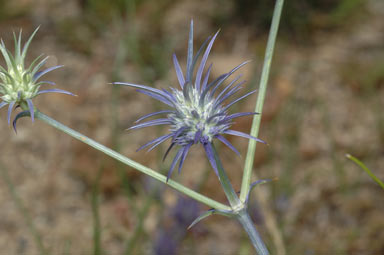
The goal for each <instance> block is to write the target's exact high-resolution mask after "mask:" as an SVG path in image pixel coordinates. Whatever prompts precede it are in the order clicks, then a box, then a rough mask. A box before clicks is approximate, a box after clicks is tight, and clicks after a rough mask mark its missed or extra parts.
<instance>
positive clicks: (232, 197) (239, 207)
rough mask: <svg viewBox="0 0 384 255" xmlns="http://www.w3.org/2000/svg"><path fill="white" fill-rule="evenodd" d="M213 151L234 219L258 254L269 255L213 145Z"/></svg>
mask: <svg viewBox="0 0 384 255" xmlns="http://www.w3.org/2000/svg"><path fill="white" fill-rule="evenodd" d="M212 150H213V154H214V157H215V160H216V165H217V172H218V174H219V181H220V183H221V186H222V187H223V189H224V192H225V195H226V196H227V198H228V201H229V203H230V204H231V207H232V212H233V213H234V217H235V218H236V219H237V220H238V221H239V222H240V224H241V225H242V227H243V228H244V230H245V232H247V234H248V236H249V239H250V240H251V242H252V245H253V247H254V248H255V249H256V252H257V254H258V255H268V254H269V252H268V250H267V248H266V247H265V244H264V242H263V240H262V239H261V238H260V235H259V233H258V232H257V230H256V228H255V225H254V224H253V222H252V220H251V218H250V217H249V214H248V212H247V205H245V204H244V203H243V202H241V201H240V199H239V198H238V197H237V194H236V192H235V191H234V189H233V187H232V184H231V182H230V181H229V178H228V176H227V174H226V173H225V170H224V168H223V165H222V163H221V161H220V158H219V156H218V154H217V151H216V149H215V147H214V146H213V145H212Z"/></svg>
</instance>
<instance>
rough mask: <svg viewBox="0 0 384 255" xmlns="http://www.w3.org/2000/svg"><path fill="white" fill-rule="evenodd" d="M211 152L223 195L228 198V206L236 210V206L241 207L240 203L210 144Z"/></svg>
mask: <svg viewBox="0 0 384 255" xmlns="http://www.w3.org/2000/svg"><path fill="white" fill-rule="evenodd" d="M212 150H213V155H214V157H215V160H216V165H217V173H218V175H219V181H220V184H221V186H222V187H223V190H224V192H225V195H226V196H227V198H228V201H229V204H230V205H231V207H232V208H236V207H237V206H239V205H241V204H242V203H241V202H240V200H239V198H238V196H237V194H236V192H235V190H234V189H233V187H232V184H231V182H230V181H229V178H228V175H227V174H226V173H225V170H224V168H223V165H222V163H221V160H220V158H219V155H218V154H217V151H216V149H215V147H214V146H213V144H212Z"/></svg>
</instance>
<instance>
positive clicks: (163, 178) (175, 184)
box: [35, 110, 231, 210]
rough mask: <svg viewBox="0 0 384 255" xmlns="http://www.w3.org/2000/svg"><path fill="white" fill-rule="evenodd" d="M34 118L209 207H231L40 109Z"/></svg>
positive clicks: (223, 208)
mask: <svg viewBox="0 0 384 255" xmlns="http://www.w3.org/2000/svg"><path fill="white" fill-rule="evenodd" d="M35 118H36V119H40V120H42V121H44V122H46V123H47V124H49V125H51V126H52V127H54V128H57V129H58V130H60V131H62V132H64V133H66V134H68V135H70V136H72V137H73V138H75V139H77V140H79V141H81V142H83V143H85V144H88V145H89V146H91V147H93V148H95V149H96V150H99V151H101V152H103V153H105V154H107V155H108V156H110V157H112V158H114V159H116V160H118V161H120V162H122V163H123V164H125V165H127V166H130V167H132V168H134V169H136V170H138V171H140V172H142V173H144V174H146V175H149V176H151V177H152V178H154V179H156V180H158V181H160V182H162V183H164V184H167V185H169V186H170V187H172V188H174V189H175V190H177V191H179V192H181V193H183V194H185V195H187V196H189V197H191V198H193V199H195V200H196V201H199V202H201V203H203V204H206V205H207V206H209V207H211V208H215V209H218V210H230V209H231V208H230V207H229V206H227V205H224V204H222V203H220V202H217V201H215V200H213V199H211V198H209V197H206V196H204V195H202V194H200V193H197V192H196V191H194V190H192V189H190V188H187V187H185V186H184V185H182V184H180V183H178V182H175V181H173V180H168V182H167V177H166V176H165V175H163V174H160V173H158V172H156V171H154V170H152V169H150V168H148V167H146V166H143V165H141V164H139V163H137V162H136V161H133V160H131V159H129V158H127V157H125V156H123V155H121V154H120V153H117V152H116V151H114V150H111V149H110V148H108V147H106V146H104V145H102V144H100V143H98V142H96V141H94V140H92V139H90V138H88V137H86V136H85V135H83V134H81V133H79V132H77V131H75V130H73V129H71V128H69V127H67V126H65V125H63V124H61V123H60V122H58V121H56V120H54V119H52V118H50V117H48V116H47V115H45V114H43V113H42V112H40V111H37V110H36V112H35Z"/></svg>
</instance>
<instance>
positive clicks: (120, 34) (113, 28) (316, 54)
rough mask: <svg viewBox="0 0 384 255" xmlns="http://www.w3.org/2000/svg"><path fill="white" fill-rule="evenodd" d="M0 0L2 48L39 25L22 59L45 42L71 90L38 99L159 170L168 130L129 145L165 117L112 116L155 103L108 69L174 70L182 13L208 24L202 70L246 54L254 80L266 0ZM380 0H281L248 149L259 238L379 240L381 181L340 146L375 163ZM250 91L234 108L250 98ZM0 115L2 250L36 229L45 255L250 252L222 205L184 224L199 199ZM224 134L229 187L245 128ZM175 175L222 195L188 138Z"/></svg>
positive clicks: (342, 249) (383, 74) (62, 83)
mask: <svg viewBox="0 0 384 255" xmlns="http://www.w3.org/2000/svg"><path fill="white" fill-rule="evenodd" d="M0 6H1V8H0V37H1V38H2V39H3V40H4V42H5V44H6V45H7V46H8V47H9V49H12V50H13V47H12V45H13V41H12V39H13V35H12V32H18V31H19V30H20V29H22V30H23V39H24V41H25V40H26V39H27V38H28V37H29V35H30V34H31V33H32V32H33V30H34V29H35V28H36V27H37V26H40V29H39V32H38V33H37V35H36V37H35V39H34V40H33V41H32V44H31V47H30V51H29V57H28V63H30V62H31V61H32V60H33V59H34V58H35V57H37V56H38V55H40V54H41V53H44V54H45V55H49V56H50V58H49V61H48V63H47V66H48V67H49V66H53V65H57V64H60V65H64V68H62V69H59V70H57V71H54V72H52V73H50V74H49V75H47V78H46V79H49V80H50V81H54V82H56V83H57V86H58V88H61V89H65V90H68V91H71V92H73V93H75V94H77V95H78V97H69V96H65V95H56V94H52V95H48V94H47V95H44V96H39V97H38V98H36V99H35V104H36V105H37V106H38V108H39V109H40V110H41V111H43V112H44V113H46V114H48V115H49V116H52V117H54V118H55V119H57V120H59V121H60V122H62V123H64V124H66V125H68V126H70V127H72V128H74V129H76V130H78V131H80V132H81V133H83V134H85V135H87V136H89V137H91V138H93V139H95V140H96V141H99V142H101V143H102V144H105V145H108V146H110V147H112V148H113V149H115V150H117V151H119V152H121V153H123V154H124V155H127V156H128V157H131V158H133V159H134V160H136V161H138V162H141V163H143V164H144V165H147V166H150V167H152V168H154V169H156V170H158V171H160V172H167V170H168V167H169V165H170V160H169V159H168V160H166V161H165V162H162V161H161V157H162V155H163V153H164V151H165V149H166V145H164V146H162V147H160V148H158V149H157V150H154V151H152V152H150V153H145V152H139V153H136V152H135V150H136V149H137V148H138V147H140V146H141V145H143V144H144V143H146V142H147V141H149V140H150V139H151V138H155V137H156V136H160V135H161V134H164V133H165V132H167V129H166V128H159V129H157V128H147V129H143V130H138V131H125V129H126V128H128V127H129V126H131V125H132V124H133V122H134V121H135V120H136V119H137V118H138V117H139V116H141V115H143V114H146V113H150V112H153V111H155V110H157V109H164V106H163V105H160V104H158V103H157V102H155V101H154V100H152V99H149V98H148V97H146V96H142V95H139V94H138V93H136V92H135V91H134V89H130V88H127V87H122V88H120V87H114V86H112V85H110V84H109V83H110V82H112V81H123V82H133V83H138V84H146V85H150V86H154V87H158V88H162V87H163V88H168V87H169V86H176V85H177V83H176V75H175V71H174V69H173V66H172V61H171V56H172V53H174V52H175V53H176V54H177V56H178V58H179V61H180V62H181V63H182V67H183V68H184V67H185V63H186V48H187V38H188V30H189V28H188V27H189V22H190V19H191V18H193V19H194V21H195V45H200V44H201V43H202V42H203V41H204V40H205V39H206V38H207V37H208V36H209V35H212V34H213V33H215V32H216V31H217V30H218V29H221V31H220V35H219V37H218V39H217V40H216V42H215V45H214V47H213V51H212V54H211V55H210V58H209V60H208V62H209V63H210V62H213V63H214V65H213V75H214V76H217V75H220V74H222V73H224V72H227V71H229V70H230V69H231V68H232V67H234V66H236V65H238V64H240V63H241V62H243V61H245V60H248V59H251V60H252V62H251V63H250V64H248V65H247V66H246V67H244V68H243V69H242V70H240V71H239V73H243V74H244V77H245V79H246V80H247V83H246V84H247V85H246V89H245V90H243V93H245V91H249V90H251V89H253V88H256V87H257V85H258V81H259V78H260V72H261V67H262V61H263V57H264V49H265V45H266V39H267V35H268V29H269V26H270V21H271V15H272V11H273V6H274V1H270V0H237V1H236V0H211V1H203V0H195V1H187V0H181V1H170V0H161V1H159V0H115V1H108V0H66V1H63V0H35V1H32V0H15V1H9V0H0ZM383 15H384V2H383V1H382V0H296V1H286V3H285V7H284V10H283V16H282V20H281V26H280V31H279V35H278V40H277V45H276V50H275V56H274V59H273V63H272V71H271V78H270V82H269V88H268V94H267V98H266V104H265V107H264V113H263V114H264V115H263V121H262V127H261V131H260V138H261V139H263V140H265V141H267V142H268V143H269V145H270V146H264V145H262V144H259V145H258V146H257V153H256V160H255V164H254V172H255V176H254V180H256V179H261V178H275V177H277V178H278V180H277V181H274V182H272V183H268V184H264V185H263V186H261V187H257V188H256V189H255V191H254V192H253V193H252V196H251V204H250V213H251V215H252V217H253V218H254V221H255V223H256V224H257V228H258V229H259V230H260V232H261V235H262V236H263V239H264V240H265V242H266V243H267V246H268V247H269V249H270V250H271V254H278V255H283V254H289V255H290V254H306V255H312V254H313V255H318V254H324V255H325V254H327V255H328V254H338V255H339V254H340V255H341V254H348V255H351V254H359V255H361V254H362V255H364V254H367V255H376V254H384V231H383V229H384V217H383V216H384V191H383V190H381V189H380V187H379V186H378V185H377V184H376V183H374V182H373V181H372V180H371V179H370V178H369V177H368V176H367V174H366V173H364V172H363V171H362V170H361V169H359V168H358V167H357V166H355V165H354V164H353V163H352V162H351V161H349V160H347V159H346V158H345V154H346V153H350V154H352V155H354V156H356V157H358V158H360V159H361V160H362V161H364V162H365V163H366V164H367V166H369V167H370V168H371V169H372V170H373V171H374V173H375V174H376V175H377V176H378V177H379V178H381V179H382V180H383V179H384V146H383V145H384V114H383V111H382V109H383V107H384V21H383ZM196 47H197V46H196ZM0 61H1V64H2V65H3V64H4V61H3V59H1V60H0ZM255 100H256V95H254V96H251V97H249V98H248V99H247V100H244V101H242V103H241V104H239V105H238V106H237V108H236V109H235V108H233V111H252V109H254V105H255ZM0 115H1V119H0V128H1V130H2V132H1V134H0V142H1V147H2V148H1V151H0V168H1V170H2V171H1V172H2V175H1V177H2V178H1V179H0V204H1V210H0V250H1V251H2V252H1V253H2V254H28V255H29V254H40V253H41V247H40V246H39V244H38V243H39V242H38V241H36V240H38V239H39V236H40V239H41V240H40V241H41V243H42V244H43V246H44V247H45V249H46V250H48V251H49V253H50V254H54V255H56V254H95V255H98V254H106V255H115V254H159V255H160V254H166V255H172V254H218V255H225V254H253V252H254V251H253V248H252V247H251V246H250V243H249V241H248V239H247V236H246V235H245V233H243V230H242V229H241V227H240V226H239V225H238V224H237V223H236V222H234V221H232V220H231V219H228V218H224V217H222V216H211V217H210V218H208V219H206V220H204V221H203V222H201V223H199V224H198V225H196V226H195V227H193V228H192V229H190V230H188V231H187V230H186V228H187V226H188V225H189V224H190V223H191V222H192V221H193V220H194V218H195V217H197V216H198V215H199V214H200V213H201V212H202V211H203V210H207V209H209V208H206V207H205V206H203V205H199V204H197V203H195V202H193V201H192V200H190V199H188V198H186V197H184V196H181V195H180V194H178V193H177V192H175V191H173V190H172V189H170V188H168V187H166V186H164V185H162V184H159V183H157V182H154V181H152V180H151V179H149V178H147V177H146V176H144V175H141V174H138V172H137V171H134V170H132V169H129V168H128V167H126V166H123V165H121V164H119V163H117V162H116V161H114V160H111V159H110V158H108V157H107V156H104V155H102V154H101V153H99V152H97V151H95V150H93V149H91V148H89V147H87V146H85V145H83V144H81V143H80V142H78V141H75V140H73V139H72V138H70V137H68V136H66V135H64V134H63V133H60V132H59V131H57V130H55V129H53V128H51V127H49V126H47V125H46V124H44V123H42V122H40V121H36V122H35V123H34V124H32V123H31V120H30V119H28V118H25V119H22V120H20V121H19V124H18V133H17V135H16V134H15V133H14V132H13V130H12V129H11V128H10V127H8V125H7V123H6V110H5V109H2V110H1V112H0ZM250 125H251V118H242V119H238V121H236V124H235V129H236V130H240V131H243V132H249V129H250ZM231 142H232V143H233V144H234V145H235V146H236V147H237V148H238V149H239V151H240V152H241V154H242V157H237V156H236V155H235V154H234V153H233V152H232V151H229V150H228V149H226V148H222V149H221V150H220V155H221V158H222V160H223V161H224V166H225V168H226V170H227V172H228V174H229V176H230V178H231V180H232V182H233V185H234V186H235V188H236V189H240V183H241V176H242V169H243V162H244V159H245V153H246V149H247V141H246V140H245V139H241V138H238V139H237V138H236V139H231ZM172 156H173V155H171V157H172ZM201 159H203V160H201ZM172 178H173V179H175V180H177V181H180V182H181V183H183V184H185V185H187V186H188V187H191V188H193V189H196V190H198V191H200V192H202V193H203V194H205V195H207V196H209V197H212V198H214V199H217V200H219V201H221V202H223V203H225V202H226V199H225V196H224V193H223V192H222V191H221V188H219V185H220V184H219V182H218V181H217V179H216V176H215V174H214V173H213V171H212V170H211V169H210V167H209V165H208V163H207V160H206V159H205V156H204V152H203V150H202V148H198V146H197V147H195V148H193V149H192V151H191V153H190V154H189V155H188V157H187V160H186V163H185V165H184V167H183V171H182V174H180V175H178V174H177V173H175V174H174V175H173V177H172ZM11 183H13V186H12V185H11ZM15 192H17V195H18V197H19V198H20V199H19V200H17V199H15ZM21 203H22V204H23V205H21ZM28 217H29V218H30V219H31V221H33V222H34V225H35V231H31V227H30V225H29V224H28ZM39 247H40V248H39Z"/></svg>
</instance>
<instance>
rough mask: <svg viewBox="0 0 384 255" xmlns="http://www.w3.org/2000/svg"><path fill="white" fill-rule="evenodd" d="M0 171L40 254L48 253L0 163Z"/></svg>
mask: <svg viewBox="0 0 384 255" xmlns="http://www.w3.org/2000/svg"><path fill="white" fill-rule="evenodd" d="M0 172H1V177H2V178H3V180H4V182H5V183H6V184H7V186H8V189H9V193H11V196H12V200H13V201H14V202H15V204H16V206H17V208H18V209H19V211H20V213H21V215H22V216H23V218H24V221H25V223H26V224H27V227H28V229H29V231H30V232H31V234H32V236H33V238H34V239H35V243H36V245H37V247H38V249H39V252H40V254H41V255H47V254H49V253H48V251H47V250H46V249H45V247H44V245H43V241H42V240H41V236H40V234H39V232H37V230H36V227H35V225H34V223H33V220H32V219H31V216H30V215H29V213H28V211H27V209H26V208H25V206H24V204H23V201H22V200H21V199H20V197H19V196H18V194H17V192H16V189H15V186H14V185H13V183H12V180H11V178H10V177H9V175H8V173H7V171H6V170H5V169H4V167H3V166H2V165H0Z"/></svg>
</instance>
